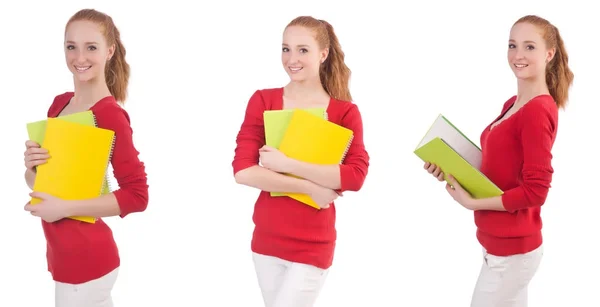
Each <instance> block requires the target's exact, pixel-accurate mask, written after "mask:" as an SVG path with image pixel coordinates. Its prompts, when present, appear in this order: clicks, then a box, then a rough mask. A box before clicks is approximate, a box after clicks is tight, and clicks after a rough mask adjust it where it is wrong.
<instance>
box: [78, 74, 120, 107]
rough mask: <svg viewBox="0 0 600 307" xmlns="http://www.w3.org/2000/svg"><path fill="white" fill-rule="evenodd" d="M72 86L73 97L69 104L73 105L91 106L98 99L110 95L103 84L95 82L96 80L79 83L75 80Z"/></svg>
mask: <svg viewBox="0 0 600 307" xmlns="http://www.w3.org/2000/svg"><path fill="white" fill-rule="evenodd" d="M74 86H75V90H74V92H75V95H74V96H73V99H72V100H71V103H72V104H75V105H82V106H91V105H93V104H95V103H96V102H98V101H99V100H100V99H102V98H104V97H107V96H110V95H111V93H110V90H109V89H108V86H107V85H106V83H105V82H97V81H96V80H90V81H88V82H80V81H77V80H75V83H74Z"/></svg>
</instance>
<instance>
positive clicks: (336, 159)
mask: <svg viewBox="0 0 600 307" xmlns="http://www.w3.org/2000/svg"><path fill="white" fill-rule="evenodd" d="M353 137H354V133H353V131H352V130H350V129H348V128H345V127H342V126H340V125H337V124H335V123H332V122H330V121H328V120H326V119H323V118H322V117H319V116H316V115H314V114H311V113H310V112H307V111H305V110H301V109H296V110H294V112H293V114H292V118H291V119H290V123H289V125H288V127H287V130H286V132H285V134H284V136H283V138H282V139H281V143H280V144H279V151H281V152H282V153H283V154H285V155H286V156H288V157H290V158H292V159H295V160H299V161H303V162H307V163H312V164H321V165H331V164H340V163H342V162H343V161H344V158H345V157H346V154H347V152H348V149H349V148H350V144H351V143H352V139H353ZM285 195H286V196H289V197H291V198H293V199H295V200H297V201H300V202H302V203H305V204H307V205H309V206H311V207H314V208H317V209H320V208H319V206H318V205H317V204H316V203H315V202H314V201H313V200H312V198H310V196H309V195H306V194H300V193H285Z"/></svg>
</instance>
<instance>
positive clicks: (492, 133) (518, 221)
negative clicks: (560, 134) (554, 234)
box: [475, 95, 558, 256]
mask: <svg viewBox="0 0 600 307" xmlns="http://www.w3.org/2000/svg"><path fill="white" fill-rule="evenodd" d="M515 100H516V97H512V98H511V99H509V100H508V101H507V102H506V103H505V104H504V107H503V108H502V112H501V115H500V116H498V118H496V120H498V119H499V118H500V117H501V116H502V115H504V113H505V112H506V111H508V109H509V108H510V107H511V106H512V105H513V104H514V102H515ZM496 120H494V121H496ZM490 126H491V124H490V125H489V126H487V127H486V128H485V130H484V131H483V133H482V134H481V149H482V156H483V161H482V165H481V171H482V172H483V174H485V175H486V176H487V177H488V178H489V179H490V180H491V181H492V182H494V183H495V184H496V185H497V186H498V187H499V188H500V189H502V190H503V191H504V194H503V195H502V203H503V204H504V208H505V209H506V211H485V210H481V211H475V224H476V225H477V239H478V240H479V242H480V243H481V245H482V246H483V247H484V248H485V249H486V250H487V251H488V252H489V253H490V254H493V255H497V256H508V255H514V254H522V253H527V252H530V251H532V250H534V249H536V248H537V247H539V246H540V245H541V244H542V232H541V229H542V220H541V218H540V211H541V206H542V205H543V204H544V202H545V201H546V196H547V195H548V190H549V189H550V183H551V181H552V174H553V172H554V170H553V168H552V164H551V160H552V153H551V150H552V146H553V144H554V140H555V138H556V131H557V128H558V107H557V105H556V103H555V102H554V100H553V99H552V97H551V96H550V95H540V96H537V97H535V98H533V99H532V100H531V101H529V102H528V103H526V104H525V105H524V106H523V107H521V108H520V109H519V110H518V111H517V112H515V113H514V114H513V115H512V116H510V117H509V118H508V119H506V120H504V121H502V122H501V123H500V124H498V125H497V126H496V127H495V128H492V129H491V130H490Z"/></svg>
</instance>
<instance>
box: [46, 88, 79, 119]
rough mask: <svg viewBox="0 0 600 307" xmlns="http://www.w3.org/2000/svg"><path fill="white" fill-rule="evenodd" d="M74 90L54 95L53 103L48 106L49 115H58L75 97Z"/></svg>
mask: <svg viewBox="0 0 600 307" xmlns="http://www.w3.org/2000/svg"><path fill="white" fill-rule="evenodd" d="M73 94H74V93H73V92H64V93H62V94H58V95H56V96H54V100H53V101H52V104H51V105H50V107H49V108H48V117H56V116H58V114H59V113H60V111H61V110H62V109H64V107H65V106H66V105H67V104H68V103H69V101H70V100H71V98H72V97H73Z"/></svg>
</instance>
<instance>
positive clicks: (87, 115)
mask: <svg viewBox="0 0 600 307" xmlns="http://www.w3.org/2000/svg"><path fill="white" fill-rule="evenodd" d="M57 118H60V119H62V120H66V121H69V122H73V123H78V124H82V125H86V126H93V127H97V124H96V117H95V116H94V113H93V112H92V111H84V112H78V113H73V114H69V115H63V116H59V117H57ZM46 122H47V120H40V121H36V122H32V123H28V124H27V134H28V135H29V139H30V140H32V141H34V142H36V143H38V144H42V142H44V135H45V133H46ZM109 183H110V182H109V181H108V177H105V178H104V184H103V187H102V194H109V193H110V185H109Z"/></svg>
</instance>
